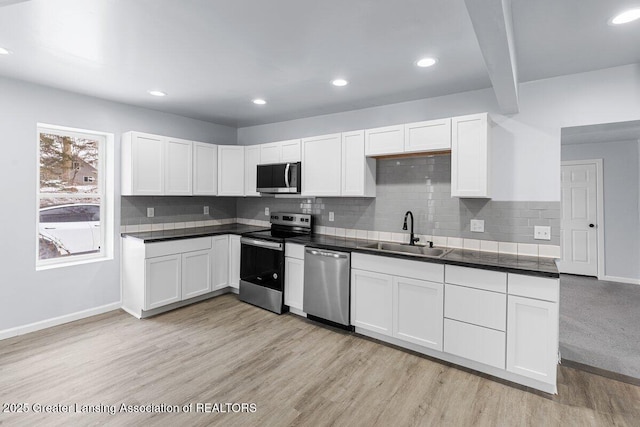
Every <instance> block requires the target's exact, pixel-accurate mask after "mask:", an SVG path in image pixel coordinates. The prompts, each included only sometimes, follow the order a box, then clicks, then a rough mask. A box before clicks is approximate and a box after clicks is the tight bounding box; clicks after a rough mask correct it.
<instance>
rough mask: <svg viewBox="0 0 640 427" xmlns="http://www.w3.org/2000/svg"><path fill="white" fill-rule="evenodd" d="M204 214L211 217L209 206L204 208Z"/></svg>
mask: <svg viewBox="0 0 640 427" xmlns="http://www.w3.org/2000/svg"><path fill="white" fill-rule="evenodd" d="M204 214H205V215H209V206H205V207H204Z"/></svg>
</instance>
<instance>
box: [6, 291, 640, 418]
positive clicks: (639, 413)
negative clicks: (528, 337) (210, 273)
mask: <svg viewBox="0 0 640 427" xmlns="http://www.w3.org/2000/svg"><path fill="white" fill-rule="evenodd" d="M6 402H13V403H19V402H26V403H28V404H29V405H32V404H34V403H40V404H74V403H77V404H79V405H99V404H102V405H120V404H121V403H126V404H132V405H133V404H162V403H164V404H167V405H181V406H182V405H185V404H188V403H194V404H196V403H205V402H211V403H226V402H229V403H233V402H236V403H242V402H249V403H255V404H256V405H257V411H256V412H255V413H210V414H204V413H177V414H127V413H117V414H115V415H108V414H81V413H73V414H34V413H32V412H30V413H28V414H7V413H0V424H2V425H11V426H13V425H25V426H26V425H28V426H32V425H47V426H50V425H128V426H129V425H144V426H149V425H211V424H213V425H231V426H254V425H255V426H285V425H300V426H316V425H339V426H374V425H379V426H405V425H406V426H409V425H430V426H437V425H447V426H448V425H454V426H457V425H461V426H466V425H480V426H484V425H486V426H502V425H504V426H519V425H532V426H541V425H544V426H552V425H562V426H574V425H580V426H590V425H593V426H605V425H619V426H625V425H627V426H637V425H638V420H640V387H637V386H634V385H630V384H625V383H621V382H616V381H614V380H611V379H607V378H603V377H599V376H596V375H593V374H589V373H586V372H583V371H578V370H575V369H571V368H566V367H561V368H560V371H559V394H558V395H557V396H551V395H546V394H544V393H540V392H533V391H528V390H526V389H523V388H522V387H518V386H513V385H510V384H508V383H505V382H499V381H495V380H493V379H488V377H486V376H480V375H478V374H475V373H471V372H469V371H465V370H462V369H460V368H456V367H453V366H448V365H446V364H442V363H439V362H436V361H433V360H430V359H428V358H426V357H422V356H419V355H416V354H412V353H410V352H407V351H403V350H399V349H396V348H393V347H390V346H387V345H383V344H381V343H378V342H376V341H373V340H369V339H366V338H363V337H360V336H357V335H354V334H349V333H345V332H340V331H336V330H333V329H329V328H326V327H323V326H318V325H317V324H314V323H312V322H309V321H307V320H306V319H302V318H300V317H297V316H294V315H291V314H288V315H282V316H278V315H275V314H272V313H269V312H267V311H264V310H262V309H259V308H256V307H253V306H251V305H248V304H244V303H241V302H239V301H238V300H237V298H236V297H235V296H234V295H224V296H222V297H218V298H215V299H212V300H208V301H205V302H202V303H199V304H195V305H192V306H189V307H185V308H182V309H179V310H175V311H173V312H170V313H166V314H163V315H160V316H156V317H154V318H150V319H146V320H137V319H135V318H133V317H131V316H130V315H128V314H126V313H124V312H122V311H114V312H111V313H107V314H104V315H100V316H96V317H92V318H90V319H85V320H82V321H78V322H74V323H70V324H67V325H62V326H58V327H55V328H51V329H47V330H44V331H39V332H35V333H32V334H28V335H25V336H21V337H16V338H12V339H9V340H4V341H0V403H6Z"/></svg>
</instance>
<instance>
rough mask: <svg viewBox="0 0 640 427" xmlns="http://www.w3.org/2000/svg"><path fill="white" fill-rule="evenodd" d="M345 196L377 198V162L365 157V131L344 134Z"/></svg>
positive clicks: (343, 184)
mask: <svg viewBox="0 0 640 427" xmlns="http://www.w3.org/2000/svg"><path fill="white" fill-rule="evenodd" d="M341 193H342V195H343V196H361V197H375V195H376V160H375V159H368V158H366V157H365V156H364V131H357V132H346V133H343V134H342V191H341Z"/></svg>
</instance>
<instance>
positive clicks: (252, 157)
mask: <svg viewBox="0 0 640 427" xmlns="http://www.w3.org/2000/svg"><path fill="white" fill-rule="evenodd" d="M259 164H260V146H259V145H251V146H247V147H245V151H244V195H245V196H259V195H260V193H258V192H257V191H256V177H257V167H258V165H259Z"/></svg>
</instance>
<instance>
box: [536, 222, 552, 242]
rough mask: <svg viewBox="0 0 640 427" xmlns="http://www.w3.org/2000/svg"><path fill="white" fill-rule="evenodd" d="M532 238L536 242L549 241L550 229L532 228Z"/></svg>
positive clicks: (542, 227)
mask: <svg viewBox="0 0 640 427" xmlns="http://www.w3.org/2000/svg"><path fill="white" fill-rule="evenodd" d="M533 238H534V239H536V240H551V227H547V226H542V225H536V226H535V227H533Z"/></svg>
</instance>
